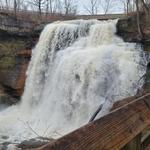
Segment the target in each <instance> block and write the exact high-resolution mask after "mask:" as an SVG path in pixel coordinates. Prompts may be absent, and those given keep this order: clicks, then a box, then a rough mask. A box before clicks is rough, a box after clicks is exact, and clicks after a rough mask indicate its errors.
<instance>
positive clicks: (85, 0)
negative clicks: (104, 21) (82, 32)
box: [76, 0, 124, 14]
mask: <svg viewBox="0 0 150 150" xmlns="http://www.w3.org/2000/svg"><path fill="white" fill-rule="evenodd" d="M101 1H102V2H103V4H104V3H105V0H101ZM76 2H77V5H78V12H79V13H80V14H87V13H88V12H87V11H86V9H85V7H88V6H89V5H90V0H76ZM123 11H124V6H123V3H122V2H121V0H112V3H111V6H110V8H109V11H108V13H122V12H123ZM98 13H100V14H102V13H104V11H103V8H102V7H101V4H99V10H98Z"/></svg>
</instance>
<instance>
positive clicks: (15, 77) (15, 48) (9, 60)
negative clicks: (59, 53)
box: [0, 14, 150, 104]
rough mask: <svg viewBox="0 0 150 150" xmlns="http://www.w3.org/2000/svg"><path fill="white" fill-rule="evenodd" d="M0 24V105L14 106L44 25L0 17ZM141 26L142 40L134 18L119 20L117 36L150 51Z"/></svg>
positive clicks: (147, 32)
mask: <svg viewBox="0 0 150 150" xmlns="http://www.w3.org/2000/svg"><path fill="white" fill-rule="evenodd" d="M143 18H144V17H143ZM0 22H1V24H0V103H4V104H13V103H16V102H17V101H19V99H20V97H21V95H22V93H23V89H24V83H25V79H26V70H27V66H28V63H29V61H30V57H31V49H32V48H33V47H34V45H35V44H36V42H37V40H38V36H39V34H40V32H41V30H42V29H43V27H44V24H40V25H36V26H35V24H33V23H31V22H20V21H18V20H15V18H12V17H9V16H6V15H2V14H0ZM4 24H5V26H4ZM141 25H142V26H143V29H144V30H143V31H144V38H142V39H141V37H140V36H139V34H138V30H137V25H136V17H135V16H131V17H127V18H124V19H120V20H119V21H118V24H117V29H118V30H117V34H118V35H119V36H121V37H122V38H123V39H124V40H125V41H126V42H138V43H142V45H143V49H144V50H145V51H146V52H149V51H150V29H149V28H145V27H144V20H143V21H142V22H141ZM29 29H30V30H29ZM148 56H149V53H148ZM147 68H148V69H147V75H146V78H145V81H146V82H145V85H144V88H145V89H146V90H147V89H148V90H149V87H150V64H148V67H147Z"/></svg>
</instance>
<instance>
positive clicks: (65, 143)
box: [38, 93, 150, 150]
mask: <svg viewBox="0 0 150 150" xmlns="http://www.w3.org/2000/svg"><path fill="white" fill-rule="evenodd" d="M149 125H150V93H148V94H146V95H144V96H141V97H139V98H136V99H134V100H132V101H131V102H129V103H128V104H125V105H124V106H122V107H120V108H118V109H116V110H113V111H112V112H110V113H109V114H108V115H106V116H104V117H102V118H100V119H98V120H96V121H94V122H91V123H89V124H87V125H85V126H83V127H81V128H79V129H77V130H76V131H73V132H72V133H70V134H68V135H65V136H63V137H62V138H60V139H58V140H56V141H54V142H52V143H49V144H47V145H45V146H43V147H41V148H39V149H38V150H119V149H122V150H144V149H145V148H146V147H147V146H148V144H150V135H149V134H148V132H147V131H146V130H145V131H144V129H146V128H147V127H148V126H149ZM143 131H144V134H143Z"/></svg>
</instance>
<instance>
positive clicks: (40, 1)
mask: <svg viewBox="0 0 150 150" xmlns="http://www.w3.org/2000/svg"><path fill="white" fill-rule="evenodd" d="M28 2H29V4H31V5H33V7H36V9H37V10H38V12H39V15H40V16H41V14H42V9H43V7H44V4H45V0H32V1H28Z"/></svg>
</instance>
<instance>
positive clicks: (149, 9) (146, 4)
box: [141, 0, 150, 25]
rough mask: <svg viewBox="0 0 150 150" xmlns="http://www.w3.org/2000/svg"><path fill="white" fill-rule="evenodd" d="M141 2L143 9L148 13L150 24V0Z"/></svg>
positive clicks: (149, 22)
mask: <svg viewBox="0 0 150 150" xmlns="http://www.w3.org/2000/svg"><path fill="white" fill-rule="evenodd" d="M141 3H142V5H143V9H144V11H145V13H146V17H147V21H148V24H149V25H150V1H148V0H147V1H144V0H141Z"/></svg>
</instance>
